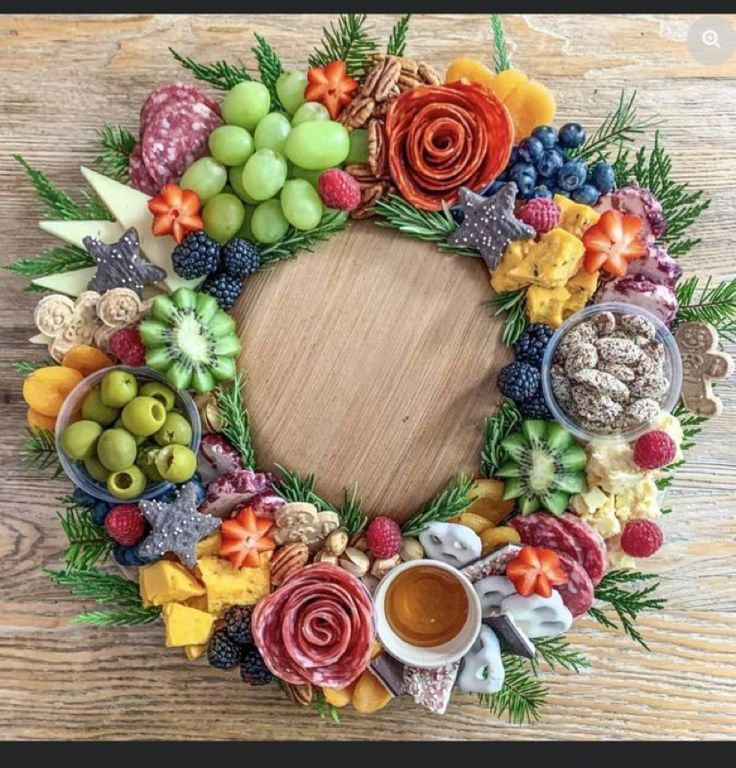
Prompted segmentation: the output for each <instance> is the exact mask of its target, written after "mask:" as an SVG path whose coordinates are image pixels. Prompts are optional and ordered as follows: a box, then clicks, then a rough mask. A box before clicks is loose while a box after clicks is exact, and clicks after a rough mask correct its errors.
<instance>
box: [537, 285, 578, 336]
mask: <svg viewBox="0 0 736 768" xmlns="http://www.w3.org/2000/svg"><path fill="white" fill-rule="evenodd" d="M569 298H570V292H569V291H568V290H567V289H566V288H561V287H560V288H542V287H541V286H539V285H532V286H531V287H530V288H529V290H528V291H527V293H526V310H527V314H528V315H529V322H530V323H545V325H549V326H550V327H552V328H557V327H559V326H560V325H562V308H563V307H564V306H565V302H566V301H567V300H568V299H569Z"/></svg>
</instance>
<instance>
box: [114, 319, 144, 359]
mask: <svg viewBox="0 0 736 768" xmlns="http://www.w3.org/2000/svg"><path fill="white" fill-rule="evenodd" d="M110 352H111V353H112V354H113V355H115V357H117V359H118V360H120V362H121V363H122V364H123V365H132V366H134V367H140V366H142V365H145V364H146V348H145V347H144V346H143V341H142V339H141V335H140V333H139V332H138V329H137V328H121V329H120V330H119V331H115V333H113V335H112V336H110Z"/></svg>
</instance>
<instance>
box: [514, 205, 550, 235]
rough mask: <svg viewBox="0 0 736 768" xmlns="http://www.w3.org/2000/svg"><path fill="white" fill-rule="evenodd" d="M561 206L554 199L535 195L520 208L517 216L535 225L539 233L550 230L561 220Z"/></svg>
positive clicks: (530, 224)
mask: <svg viewBox="0 0 736 768" xmlns="http://www.w3.org/2000/svg"><path fill="white" fill-rule="evenodd" d="M560 213H561V211H560V206H559V205H557V203H556V202H555V201H554V200H549V199H547V198H544V197H535V198H534V199H533V200H530V201H529V202H528V203H524V205H522V206H521V208H519V210H518V211H517V212H516V218H517V219H521V221H523V222H524V223H525V224H528V225H529V226H530V227H534V229H536V230H537V233H540V234H541V233H543V232H549V231H550V230H552V229H554V228H555V227H556V226H557V224H558V223H559V221H560Z"/></svg>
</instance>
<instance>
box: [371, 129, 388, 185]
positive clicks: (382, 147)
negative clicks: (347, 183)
mask: <svg viewBox="0 0 736 768" xmlns="http://www.w3.org/2000/svg"><path fill="white" fill-rule="evenodd" d="M368 167H369V168H370V170H371V173H372V174H373V176H374V177H375V178H377V179H382V178H384V177H385V176H386V175H387V172H388V147H387V146H386V131H385V129H384V127H383V123H381V121H380V120H376V119H374V118H371V119H370V120H369V121H368Z"/></svg>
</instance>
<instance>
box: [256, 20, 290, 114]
mask: <svg viewBox="0 0 736 768" xmlns="http://www.w3.org/2000/svg"><path fill="white" fill-rule="evenodd" d="M255 37H256V44H255V45H254V46H253V48H252V49H251V50H252V51H253V55H254V56H255V57H256V61H257V62H258V72H259V74H260V76H261V82H262V83H263V84H264V85H265V86H266V88H268V93H269V94H270V96H271V110H272V111H275V110H278V109H282V106H281V101H280V100H279V95H278V93H276V81H277V80H278V79H279V75H281V73H282V72H283V71H284V66H283V64H282V63H281V59H280V58H279V56H278V54H277V53H276V51H275V50H274V49H273V48H272V47H271V44H270V43H269V42H268V41H267V40H266V38H265V37H263V35H259V34H258V32H256V33H255Z"/></svg>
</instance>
